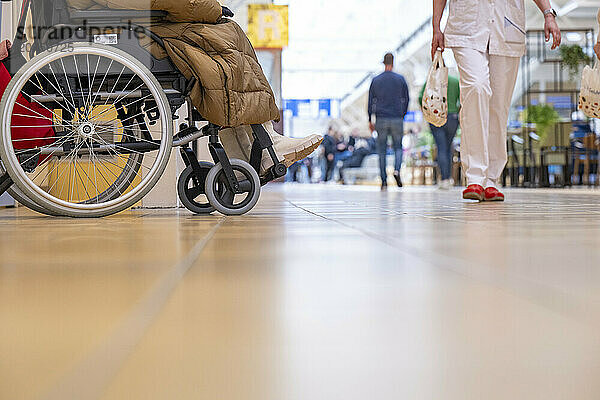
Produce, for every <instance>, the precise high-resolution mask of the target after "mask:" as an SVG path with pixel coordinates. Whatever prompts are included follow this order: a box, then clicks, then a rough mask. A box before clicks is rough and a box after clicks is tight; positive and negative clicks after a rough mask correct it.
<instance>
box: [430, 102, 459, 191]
mask: <svg viewBox="0 0 600 400" xmlns="http://www.w3.org/2000/svg"><path fill="white" fill-rule="evenodd" d="M430 127H431V133H432V134H433V138H434V139H435V144H436V146H437V149H438V153H437V163H438V165H439V167H440V172H441V174H442V180H446V179H450V177H451V176H452V142H453V141H454V136H456V130H457V129H458V114H448V122H446V125H444V126H442V127H439V128H438V127H437V126H434V125H430Z"/></svg>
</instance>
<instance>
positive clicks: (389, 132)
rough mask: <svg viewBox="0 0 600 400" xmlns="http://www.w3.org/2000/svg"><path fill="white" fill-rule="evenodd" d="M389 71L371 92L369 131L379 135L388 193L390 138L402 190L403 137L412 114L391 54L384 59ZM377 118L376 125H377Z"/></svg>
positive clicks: (383, 180) (383, 181)
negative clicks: (407, 114) (408, 117)
mask: <svg viewBox="0 0 600 400" xmlns="http://www.w3.org/2000/svg"><path fill="white" fill-rule="evenodd" d="M383 64H384V66H385V71H384V72H383V73H382V74H380V75H378V76H376V77H375V78H374V79H373V81H372V82H371V88H370V89H369V106H368V113H369V128H370V129H371V132H374V131H377V152H378V153H379V169H380V172H381V190H387V171H386V167H387V162H386V158H387V157H386V156H387V148H388V137H391V138H392V144H393V146H394V154H395V163H394V178H395V179H396V183H397V184H398V186H399V187H402V180H401V179H400V169H401V167H402V136H403V134H404V116H405V115H406V111H407V110H408V103H409V101H410V96H409V93H408V85H407V84H406V80H405V79H404V77H403V76H402V75H400V74H397V73H395V72H393V71H394V55H393V54H391V53H387V54H386V55H385V57H384V58H383ZM373 115H374V116H375V123H373Z"/></svg>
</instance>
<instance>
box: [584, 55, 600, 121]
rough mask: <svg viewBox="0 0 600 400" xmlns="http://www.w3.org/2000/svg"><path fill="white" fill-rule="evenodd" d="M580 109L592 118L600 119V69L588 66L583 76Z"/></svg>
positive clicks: (595, 66) (596, 65)
mask: <svg viewBox="0 0 600 400" xmlns="http://www.w3.org/2000/svg"><path fill="white" fill-rule="evenodd" d="M579 109H580V110H581V111H583V113H584V114H585V115H586V116H588V117H590V118H600V68H598V62H596V64H595V65H594V68H590V66H589V65H586V66H585V68H584V69H583V73H582V75H581V92H580V93H579Z"/></svg>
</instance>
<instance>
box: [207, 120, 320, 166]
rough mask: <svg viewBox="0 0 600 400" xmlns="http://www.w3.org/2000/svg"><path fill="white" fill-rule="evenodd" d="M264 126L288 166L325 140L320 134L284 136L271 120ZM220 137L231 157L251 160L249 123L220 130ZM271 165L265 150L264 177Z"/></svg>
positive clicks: (252, 140)
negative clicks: (302, 136) (277, 131)
mask: <svg viewBox="0 0 600 400" xmlns="http://www.w3.org/2000/svg"><path fill="white" fill-rule="evenodd" d="M263 126H264V128H265V129H266V131H267V133H268V134H269V137H270V138H271V140H272V141H273V149H274V150H275V153H276V154H277V158H278V159H279V161H281V162H282V163H283V164H285V166H286V167H287V168H289V167H290V166H291V165H292V164H294V163H295V162H296V161H300V160H303V159H305V158H306V157H308V156H309V155H310V154H311V153H312V152H313V151H315V150H316V149H317V147H319V145H320V144H321V142H322V141H323V137H321V136H319V135H310V136H308V137H305V138H303V139H294V138H289V137H286V136H282V135H280V134H278V133H276V132H275V130H274V129H273V124H271V123H270V122H268V123H265V124H263ZM219 137H220V139H221V143H222V144H223V147H224V148H225V151H226V152H227V155H228V156H229V158H239V159H241V160H244V161H247V162H250V156H251V154H252V143H253V142H254V137H253V135H252V128H251V127H250V126H249V125H244V126H241V127H237V128H226V129H223V130H221V131H220V132H219ZM271 167H273V160H272V159H271V156H270V155H269V152H268V151H266V150H265V151H263V156H262V161H261V166H260V176H261V177H264V176H265V175H266V174H267V172H268V171H269V169H270V168H271Z"/></svg>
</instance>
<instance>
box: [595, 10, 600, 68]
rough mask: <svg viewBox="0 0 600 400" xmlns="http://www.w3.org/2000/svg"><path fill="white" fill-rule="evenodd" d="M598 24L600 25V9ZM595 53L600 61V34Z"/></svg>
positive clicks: (599, 11)
mask: <svg viewBox="0 0 600 400" xmlns="http://www.w3.org/2000/svg"><path fill="white" fill-rule="evenodd" d="M598 24H600V9H599V10H598ZM594 52H595V53H596V57H598V59H599V60H600V34H598V39H597V40H596V44H595V45H594Z"/></svg>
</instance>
